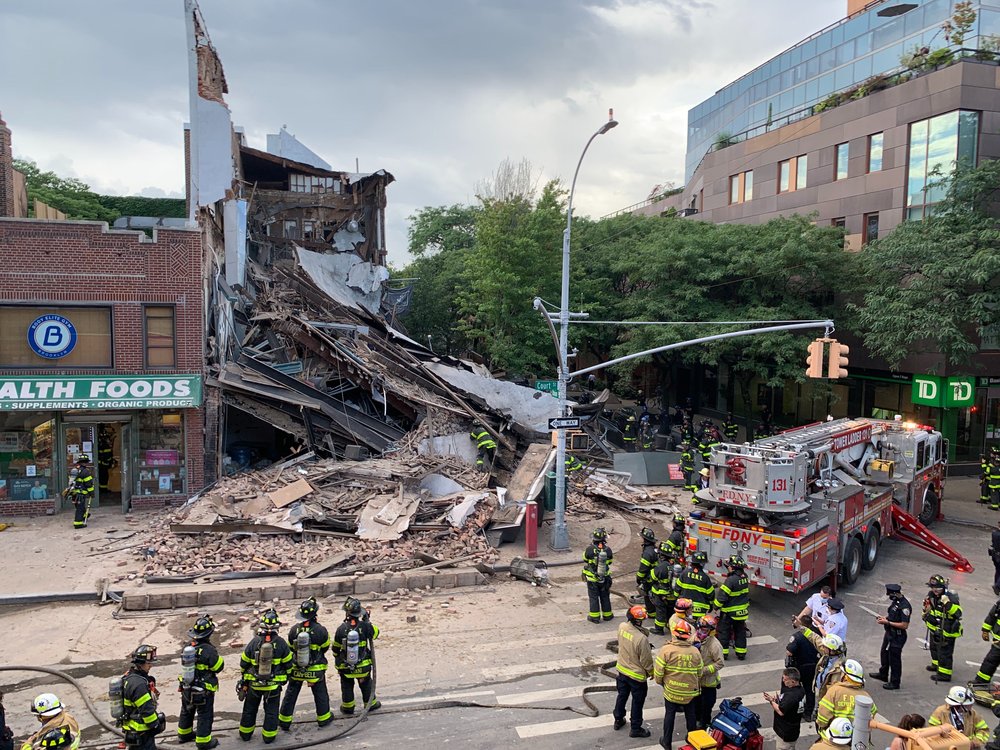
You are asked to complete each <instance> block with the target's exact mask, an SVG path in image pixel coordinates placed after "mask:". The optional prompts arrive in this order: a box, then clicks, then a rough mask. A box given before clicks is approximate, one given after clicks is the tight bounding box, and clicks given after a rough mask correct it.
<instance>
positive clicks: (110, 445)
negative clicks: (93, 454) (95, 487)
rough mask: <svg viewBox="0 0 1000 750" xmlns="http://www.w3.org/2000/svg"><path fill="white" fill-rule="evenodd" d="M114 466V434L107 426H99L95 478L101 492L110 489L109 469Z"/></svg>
mask: <svg viewBox="0 0 1000 750" xmlns="http://www.w3.org/2000/svg"><path fill="white" fill-rule="evenodd" d="M114 465H115V433H114V432H112V431H111V430H110V429H109V428H108V427H107V425H101V428H100V430H98V432H97V478H98V481H99V486H100V488H101V492H107V491H108V490H109V489H110V488H109V486H108V482H109V481H110V480H111V469H112V468H114Z"/></svg>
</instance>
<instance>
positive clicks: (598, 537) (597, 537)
mask: <svg viewBox="0 0 1000 750" xmlns="http://www.w3.org/2000/svg"><path fill="white" fill-rule="evenodd" d="M594 541H595V542H606V541H608V532H607V531H605V529H604V527H603V526H599V527H598V528H596V529H594Z"/></svg>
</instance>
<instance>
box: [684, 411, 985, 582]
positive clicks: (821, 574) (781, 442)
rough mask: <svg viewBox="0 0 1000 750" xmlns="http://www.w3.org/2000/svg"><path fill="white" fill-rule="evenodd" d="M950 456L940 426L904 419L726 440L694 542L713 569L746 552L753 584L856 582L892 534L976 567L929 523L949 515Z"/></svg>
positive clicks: (716, 455)
mask: <svg viewBox="0 0 1000 750" xmlns="http://www.w3.org/2000/svg"><path fill="white" fill-rule="evenodd" d="M946 460H947V443H946V441H945V440H944V439H943V438H942V437H941V433H940V432H937V431H935V430H933V429H931V428H930V427H926V426H922V425H916V424H913V423H911V422H902V421H899V420H896V421H888V420H879V419H864V418H862V419H837V420H832V421H829V422H821V423H817V424H812V425H806V426H804V427H797V428H794V429H791V430H787V431H786V432H782V433H780V434H778V435H775V436H772V437H768V438H764V439H762V440H758V441H756V442H754V443H744V444H742V445H736V444H732V443H721V444H719V445H717V446H716V447H715V448H713V449H712V453H711V459H710V462H709V465H708V466H707V467H706V468H708V469H709V485H708V488H707V489H702V490H699V491H698V493H697V497H698V501H699V507H698V510H696V511H695V512H693V513H692V514H691V515H690V517H689V519H688V521H687V533H688V541H687V544H688V552H689V553H693V552H696V551H701V552H705V553H707V554H708V558H709V562H708V565H707V566H706V569H707V570H708V571H709V572H716V573H720V574H721V572H722V570H721V569H722V566H723V563H724V562H725V560H726V559H727V558H729V556H730V555H733V554H739V555H740V556H741V557H742V558H743V559H744V560H745V561H746V563H747V575H748V577H749V578H750V580H751V582H752V583H754V584H755V585H757V586H763V587H765V588H770V589H776V590H778V591H791V592H795V593H798V592H799V591H802V590H804V589H806V588H809V587H810V586H812V585H814V584H815V583H817V582H818V581H819V580H820V579H822V578H826V577H828V576H829V577H830V579H831V582H832V583H833V585H834V586H836V584H837V582H838V580H839V581H840V582H842V583H844V584H845V585H850V584H852V583H854V582H855V581H856V580H857V579H858V577H859V576H860V575H861V574H862V572H864V571H869V570H872V569H873V568H874V567H875V565H876V563H877V562H878V557H879V552H880V549H881V544H882V541H883V540H885V539H887V538H889V537H893V538H898V539H903V540H905V541H907V542H910V543H911V544H915V545H916V546H918V547H920V548H921V549H925V550H927V551H928V552H931V553H933V554H936V555H938V556H939V557H942V558H944V559H946V560H948V561H949V562H951V563H952V564H953V565H954V567H955V568H956V569H958V570H966V571H971V570H972V565H971V564H970V563H969V561H968V560H967V559H966V558H965V557H963V556H961V555H960V554H958V553H957V552H956V551H955V550H954V549H952V548H951V547H949V546H948V545H946V544H945V543H944V542H942V541H941V540H940V539H938V537H937V536H935V535H934V534H933V533H931V532H930V531H929V530H928V528H927V526H929V525H930V524H931V523H932V522H933V521H934V520H935V519H936V518H938V517H939V516H940V513H941V498H942V479H943V476H944V468H945V462H946ZM713 568H715V569H716V570H714V571H713Z"/></svg>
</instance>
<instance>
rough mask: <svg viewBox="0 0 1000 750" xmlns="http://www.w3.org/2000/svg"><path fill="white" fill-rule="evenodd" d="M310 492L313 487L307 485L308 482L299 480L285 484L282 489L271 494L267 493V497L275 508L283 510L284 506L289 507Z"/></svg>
mask: <svg viewBox="0 0 1000 750" xmlns="http://www.w3.org/2000/svg"><path fill="white" fill-rule="evenodd" d="M312 491H313V486H312V485H311V484H309V482H307V481H306V480H305V479H299V480H297V481H295V482H292V483H291V484H286V485H285V486H284V487H281V488H279V489H276V490H274V491H273V492H269V493H267V496H268V497H269V498H271V502H272V503H273V504H274V507H275V508H284V507H285V506H286V505H291V504H292V503H294V502H295V501H296V500H301V499H302V498H304V497H305V496H306V495H308V494H309V493H310V492H312Z"/></svg>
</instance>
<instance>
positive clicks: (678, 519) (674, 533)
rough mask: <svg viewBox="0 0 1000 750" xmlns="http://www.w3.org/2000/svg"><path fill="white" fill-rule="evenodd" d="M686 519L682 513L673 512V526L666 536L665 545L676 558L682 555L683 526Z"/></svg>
mask: <svg viewBox="0 0 1000 750" xmlns="http://www.w3.org/2000/svg"><path fill="white" fill-rule="evenodd" d="M685 522H686V519H685V517H684V514H683V513H675V514H674V527H673V528H672V529H671V530H670V536H668V537H667V546H668V547H670V550H671V552H672V553H673V556H674V557H675V558H677V559H678V560H680V559H681V557H682V556H683V555H684V526H685Z"/></svg>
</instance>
